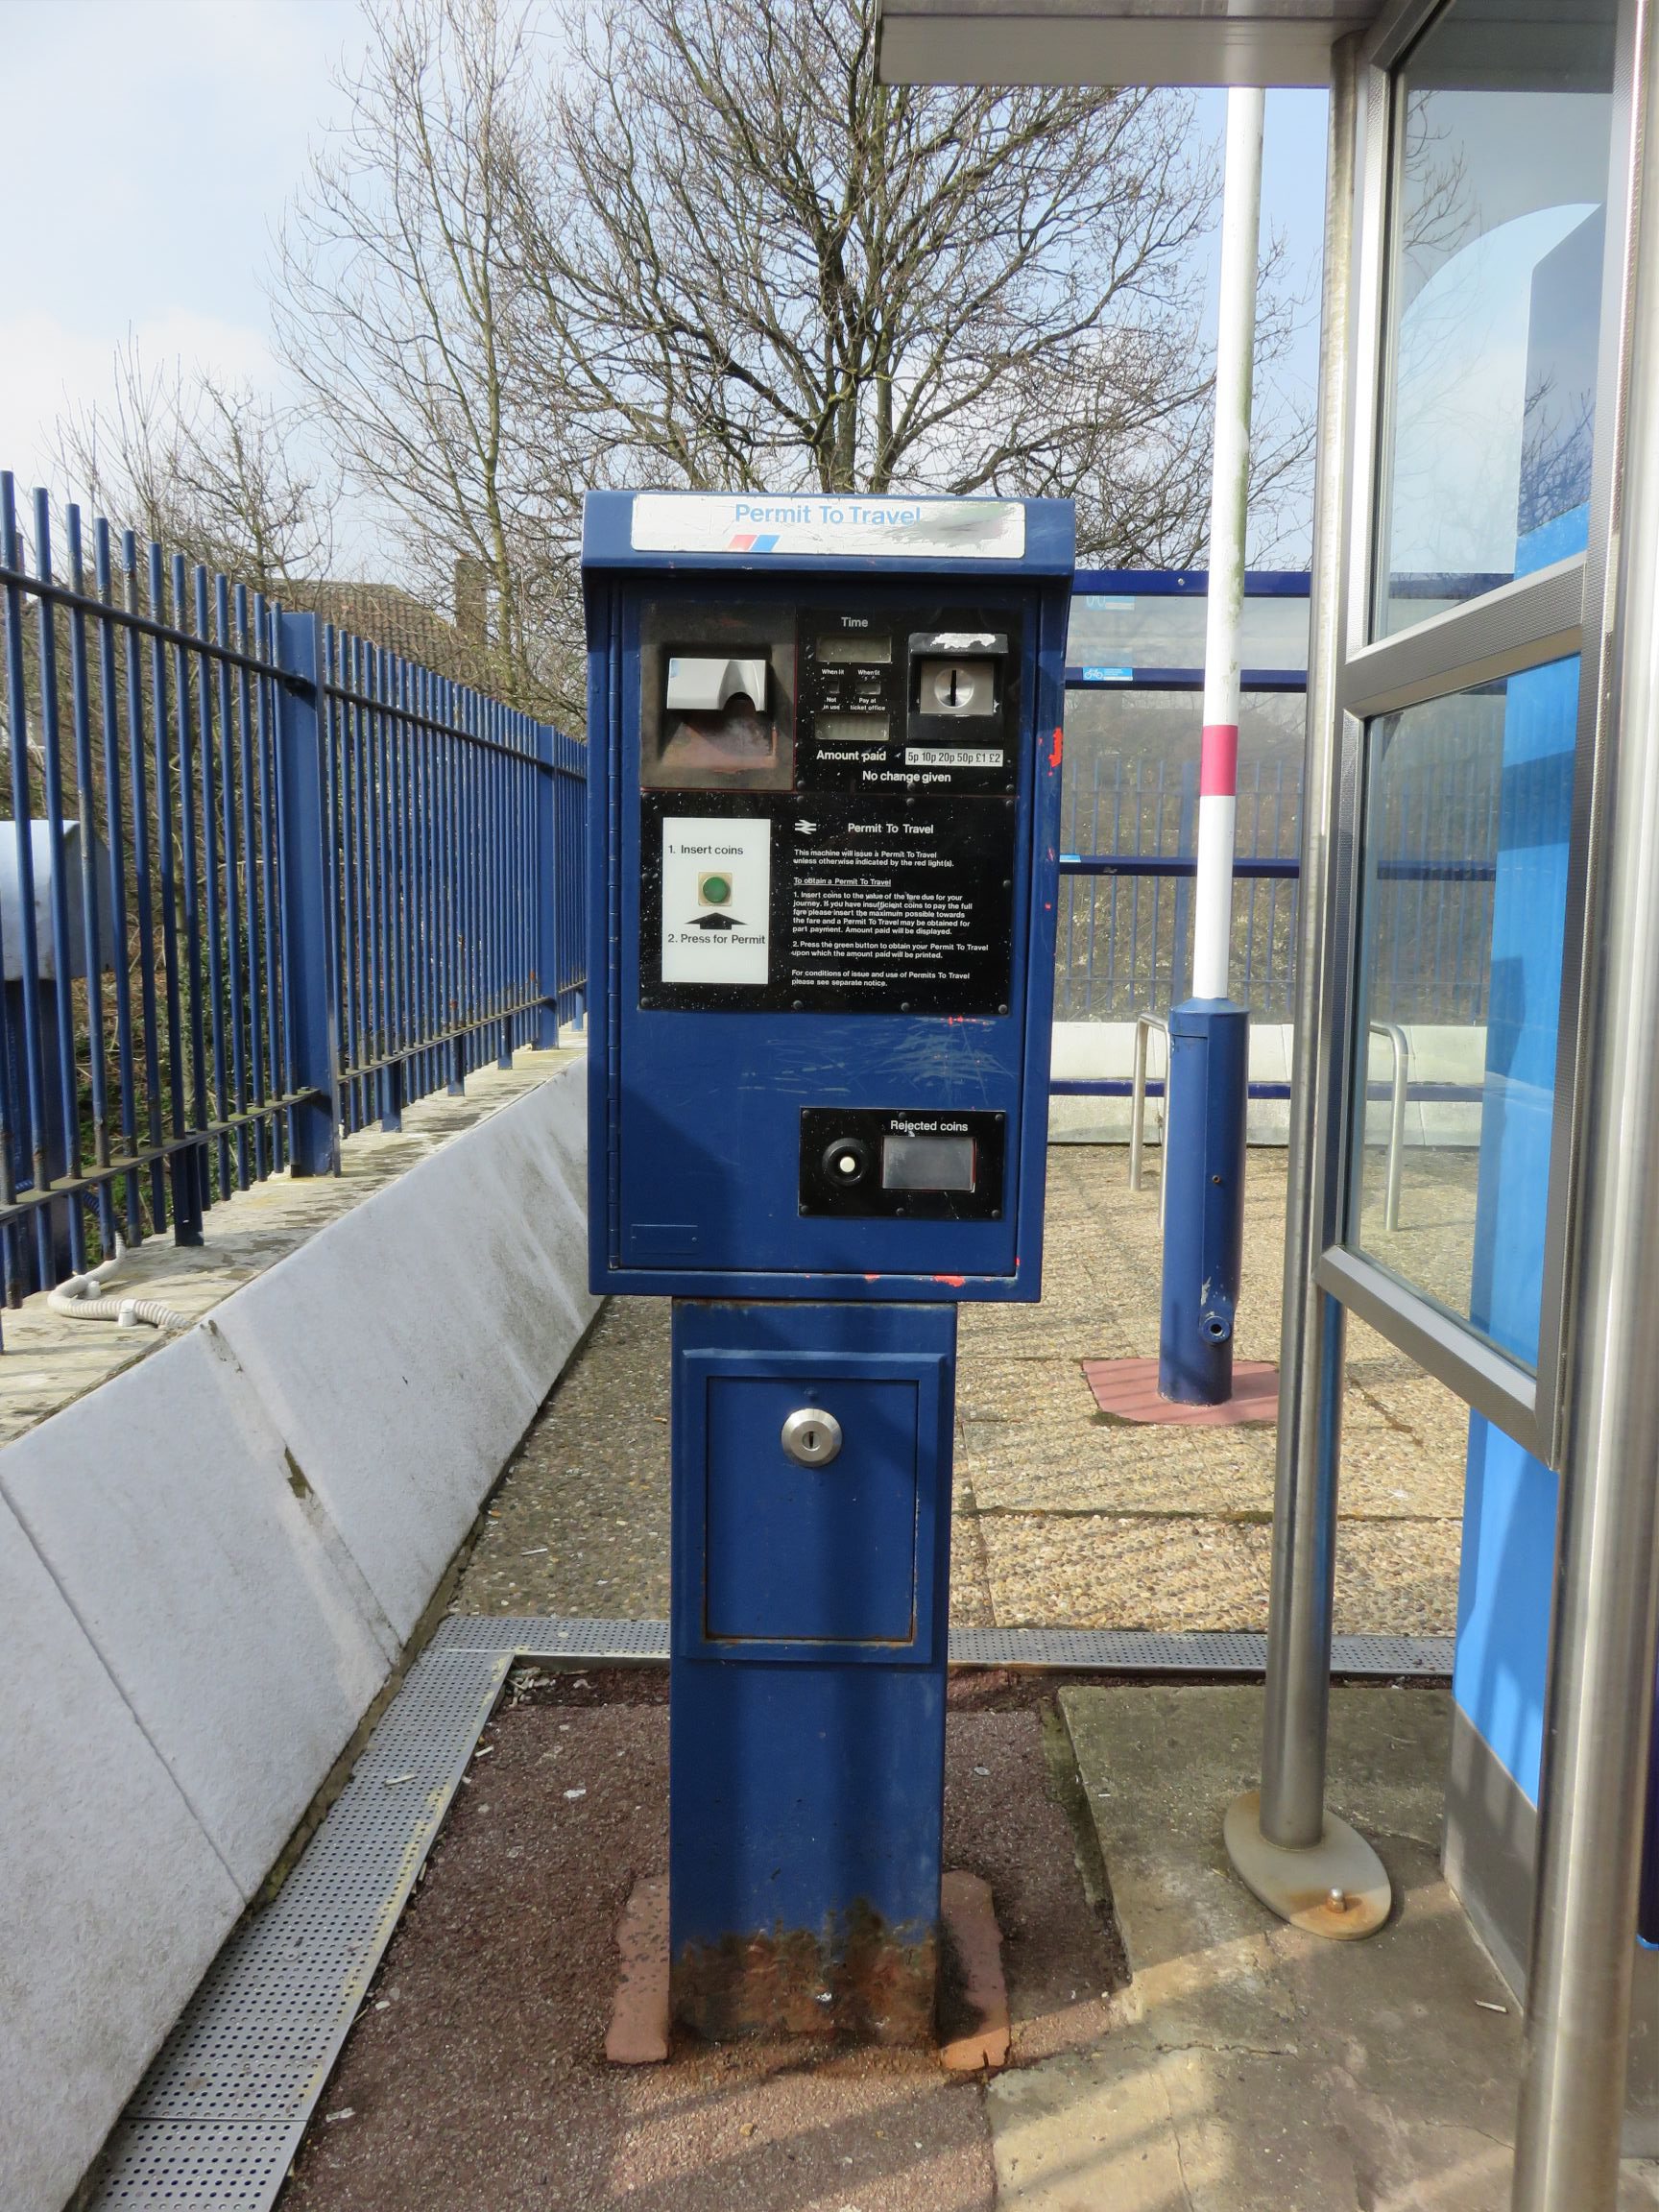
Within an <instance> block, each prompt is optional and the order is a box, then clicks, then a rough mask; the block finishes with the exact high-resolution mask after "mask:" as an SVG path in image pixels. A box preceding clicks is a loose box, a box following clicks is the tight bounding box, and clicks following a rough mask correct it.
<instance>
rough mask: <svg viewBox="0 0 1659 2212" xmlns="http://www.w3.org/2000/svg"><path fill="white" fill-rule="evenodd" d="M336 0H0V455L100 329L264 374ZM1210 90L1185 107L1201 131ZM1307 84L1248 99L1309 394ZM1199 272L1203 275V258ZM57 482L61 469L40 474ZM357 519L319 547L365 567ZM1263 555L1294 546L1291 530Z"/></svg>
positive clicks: (166, 356)
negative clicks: (1284, 255) (1258, 114)
mask: <svg viewBox="0 0 1659 2212" xmlns="http://www.w3.org/2000/svg"><path fill="white" fill-rule="evenodd" d="M362 21H363V18H362V14H361V11H360V8H359V5H358V0H0V52H3V53H4V55H5V61H6V70H5V74H6V89H7V104H6V105H7V133H6V135H7V153H8V173H9V175H10V176H11V177H12V180H13V187H12V203H11V207H10V209H9V213H8V219H7V223H6V227H5V247H4V262H3V266H0V279H3V280H0V468H10V469H13V470H14V471H15V472H16V474H17V476H18V479H19V482H20V484H23V485H27V484H32V483H34V482H36V481H49V480H50V478H51V458H52V447H53V426H54V424H55V422H56V421H57V419H58V417H59V416H60V414H61V413H62V412H63V411H64V410H65V409H66V408H72V407H74V406H77V405H85V404H88V403H93V402H99V401H107V400H108V397H109V393H110V388H111V362H112V358H113V355H114V353H115V350H116V349H117V347H119V346H120V345H122V344H123V343H124V342H125V341H126V340H127V338H128V336H129V334H131V335H132V336H133V337H134V338H135V339H136V341H137V343H138V347H139V349H140V351H141V353H142V355H143V357H144V359H145V361H146V363H147V364H149V365H152V366H159V365H162V364H165V363H169V362H171V361H173V360H174V359H176V358H178V359H181V360H182V361H183V362H184V364H185V366H186V367H187V368H189V367H194V366H200V367H202V368H204V369H208V370H212V371H216V372H218V373H222V374H226V375H229V376H232V377H248V378H251V379H252V381H253V382H254V383H256V384H258V385H261V386H263V387H265V388H267V389H270V390H272V391H274V392H277V393H280V392H282V391H283V389H284V387H283V378H282V371H281V369H280V366H279V365H278V363H277V362H276V359H275V358H274V355H273V353H272V350H271V347H270V337H269V330H270V316H269V308H268V305H267V301H266V295H265V290H264V285H265V281H266V279H267V277H268V275H269V271H270V268H271V264H272V260H273V257H274V254H273V241H274V238H275V235H276V230H277V228H278V227H279V225H280V223H281V219H282V212H283V208H284V205H285V204H286V203H287V202H288V201H289V200H290V199H291V198H292V196H293V195H294V193H295V192H296V190H297V189H298V188H299V186H300V185H301V181H302V180H303V178H304V175H305V169H306V162H307V157H308V153H309V151H310V149H311V148H312V147H313V146H316V145H319V144H321V143H322V141H323V139H324V138H325V134H326V132H327V131H328V129H329V127H330V125H334V124H338V123H339V122H340V121H341V120H342V119H343V117H344V114H345V109H346V102H345V99H344V96H343V95H342V94H341V93H340V92H339V91H338V89H337V88H336V87H335V85H334V84H333V82H332V79H333V78H334V77H335V76H336V75H338V73H339V71H340V69H341V67H342V66H343V65H344V66H347V67H349V65H350V63H351V61H352V60H354V59H355V58H356V56H357V55H358V54H360V52H361V50H362V45H363V31H362ZM1223 99H1224V96H1223V95H1222V94H1219V93H1206V94H1203V95H1201V96H1200V99H1199V103H1198V110H1199V124H1200V128H1202V129H1204V130H1206V131H1207V132H1211V133H1213V134H1214V136H1215V138H1216V139H1217V140H1218V139H1219V135H1220V132H1221V127H1222V111H1223ZM1324 167H1325V99H1324V95H1323V93H1310V92H1276V93H1273V94H1271V95H1269V98H1268V103H1267V132H1266V145H1265V154H1264V161H1263V183H1262V220H1263V228H1264V229H1265V228H1268V227H1271V226H1275V225H1276V226H1277V227H1278V228H1279V229H1280V230H1281V231H1282V232H1283V233H1284V235H1285V238H1286V245H1287V247H1288V248H1289V252H1290V257H1291V263H1292V269H1293V272H1294V274H1295V276H1296V278H1297V280H1298V282H1299V286H1300V288H1301V289H1302V290H1303V291H1305V292H1306V293H1307V294H1308V310H1307V315H1306V322H1305V327H1304V329H1303V331H1302V333H1301V334H1300V337H1299V340H1298V344H1297V347H1296V349H1295V352H1294V354H1293V356H1292V359H1291V361H1290V363H1289V364H1288V365H1287V370H1288V374H1289V377H1290V379H1291V380H1293V381H1296V382H1298V383H1300V384H1301V385H1302V386H1303V388H1304V389H1305V390H1306V391H1308V392H1309V393H1310V392H1311V389H1312V382H1313V375H1314V369H1315V364H1316V359H1317V271H1318V255H1319V244H1320V231H1321V222H1322V205H1323V197H1324ZM1212 283H1213V276H1212ZM57 488H58V489H62V487H57ZM365 530H366V524H365V522H364V521H363V519H362V518H359V520H358V524H357V527H356V528H353V527H352V525H351V523H350V521H348V524H347V527H346V529H345V531H344V532H343V534H342V543H341V546H340V548H339V550H340V552H341V554H342V555H344V556H345V558H346V561H347V563H348V564H349V565H351V566H353V567H356V568H358V569H359V570H360V571H362V572H364V573H373V568H374V565H375V564H374V559H373V544H372V543H371V542H369V541H368V540H367V538H366V536H365ZM1281 557H1282V558H1286V559H1288V560H1291V561H1294V560H1296V559H1302V558H1305V557H1306V545H1305V542H1304V543H1292V544H1290V545H1289V546H1287V547H1286V548H1284V549H1282V554H1281Z"/></svg>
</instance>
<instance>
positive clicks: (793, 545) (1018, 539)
mask: <svg viewBox="0 0 1659 2212" xmlns="http://www.w3.org/2000/svg"><path fill="white" fill-rule="evenodd" d="M632 543H633V547H634V550H635V551H636V552H637V553H733V554H737V555H739V556H747V557H749V558H753V557H754V556H756V555H757V554H759V555H765V554H770V553H776V554H783V555H790V554H802V553H808V554H811V553H817V554H829V555H832V556H839V557H842V558H849V557H856V556H858V555H866V556H878V557H879V558H882V559H885V560H889V561H891V560H901V561H902V560H910V561H1018V560H1020V559H1021V558H1022V555H1023V553H1024V551H1025V509H1024V507H1023V505H1022V503H1021V502H1020V501H1019V500H1018V499H908V498H893V497H886V498H883V497H878V496H876V495H874V494H870V493H847V494H845V495H842V496H836V497H829V498H826V497H820V496H819V495H817V494H816V493H802V494H799V495H794V494H791V495H789V496H784V497H781V496H779V495H778V494H776V493H772V494H760V493H754V494H742V495H737V496H733V497H728V496H727V495H726V494H724V493H701V492H691V493H684V492H677V493H663V492H641V493H638V494H637V497H636V498H635V501H634V512H633V533H632Z"/></svg>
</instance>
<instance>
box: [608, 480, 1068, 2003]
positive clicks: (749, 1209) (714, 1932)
mask: <svg viewBox="0 0 1659 2212" xmlns="http://www.w3.org/2000/svg"><path fill="white" fill-rule="evenodd" d="M1073 541H1074V533H1073V519H1072V510H1071V507H1070V503H1069V502H1064V501H1056V500H1015V499H993V498H962V499H954V498H898V497H874V496H862V495H847V496H844V497H842V496H829V497H825V496H819V495H816V494H813V495H799V496H793V495H792V496H788V497H782V496H777V497H773V496H761V495H757V494H738V495H732V496H728V495H725V494H718V495H716V494H712V493H613V492H596V493H589V496H588V502H587V509H586V515H585V519H584V531H583V571H584V583H585V590H586V598H587V614H588V645H589V824H590V840H591V842H590V850H589V944H590V946H591V947H592V948H593V959H594V965H595V974H594V979H593V984H592V988H591V991H590V996H589V1009H590V1022H591V1029H590V1037H589V1251H590V1266H591V1280H592V1286H593V1288H594V1289H595V1290H597V1291H601V1292H613V1293H632V1294H635V1295H643V1296H655V1297H669V1298H671V1299H673V1301H674V1308H673V1351H672V1358H673V1400H672V1403H673V1417H672V1460H673V1596H672V1671H671V1682H670V1712H671V1721H670V1732H671V1754H670V1804H669V1830H670V1837H669V1917H670V1936H669V1942H670V1954H671V1992H672V2005H673V2010H674V2013H675V2016H676V2017H677V2019H678V2020H679V2021H680V2022H681V2023H683V2024H684V2025H685V2026H687V2027H689V2028H691V2029H693V2030H695V2031H697V2032H701V2033H702V2034H705V2035H708V2036H711V2037H722V2036H728V2035H734V2034H742V2033H753V2032H781V2033H788V2032H840V2033H846V2034H853V2035H861V2036H868V2037H873V2038H875V2039H877V2040H880V2041H890V2042H920V2041H926V2040H928V2039H929V2038H930V2036H931V2034H932V2024H933V2006H934V1993H935V1975H936V1967H937V1959H938V1937H939V1911H940V1829H941V1810H942V1798H943V1775H944V1731H945V1666H946V1658H947V1603H948V1595H949V1589H948V1585H949V1564H950V1466H951V1428H952V1420H953V1407H954V1362H955V1344H956V1308H957V1306H958V1304H959V1303H960V1302H961V1301H962V1300H964V1299H978V1298H992V1299H1023V1300H1031V1299H1035V1298H1036V1297H1037V1296H1038V1293H1039V1288H1040V1273H1041V1262H1042V1243H1043V1199H1044V1168H1045V1151H1046V1138H1047V1106H1048V1057H1049V1024H1050V1018H1051V1006H1052V996H1053V957H1054V917H1055V900H1056V866H1055V863H1056V842H1057V835H1058V825H1059V801H1060V766H1061V724H1062V711H1063V707H1064V699H1065V645H1066V628H1067V620H1068V616H1069V613H1070V585H1071V574H1072V566H1073ZM601 960H602V961H603V968H602V971H601V969H600V962H601Z"/></svg>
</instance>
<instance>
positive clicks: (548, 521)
mask: <svg viewBox="0 0 1659 2212" xmlns="http://www.w3.org/2000/svg"><path fill="white" fill-rule="evenodd" d="M369 22H370V45H369V51H368V54H367V56H366V58H365V60H364V61H363V63H362V65H361V67H360V69H359V70H358V72H357V74H356V75H355V76H354V77H352V78H350V79H349V80H348V81H347V84H346V89H347V90H348V91H349V96H350V100H351V115H350V121H349V124H348V126H347V127H346V129H345V131H344V132H343V133H342V134H341V135H340V137H339V138H338V139H337V140H336V141H335V142H334V143H333V144H332V145H331V146H329V147H327V148H326V149H325V151H324V153H323V154H322V155H321V156H320V157H319V158H318V159H317V160H316V161H315V162H314V164H313V169H312V175H311V179H310V182H309V186H308V189H307V191H306V193H305V194H304V195H303V197H302V198H301V201H300V203H299V204H298V205H297V206H296V207H295V208H294V210H293V211H292V213H291V215H290V218H289V220H288V223H287V225H286V227H285V230H284V234H283V239H282V251H281V260H280V271H279V277H280V281H279V288H278V290H277V292H276V299H275V308H276V322H277V332H278V341H279V343H280V345H281V348H282V350H283V352H284V354H285V356H286V358H287V360H288V362H289V364H290V365H291V367H292V369H293V370H294V372H295V373H297V374H298V375H299V377H300V378H301V381H302V382H303V383H304V385H305V386H306V387H307V388H308V390H309V392H310V394H311V396H312V397H313V399H314V401H315V404H316V406H317V409H318V411H319V413H320V414H321V416H322V417H323V419H324V420H325V421H326V422H327V423H328V425H329V427H330V429H331V431H332V433H333V436H334V440H335V442H336V445H337V447H338V450H339V452H340V455H341V458H342V461H343V463H344V465H345V467H346V468H347V469H348V471H349V475H350V477H351V479H352V481H353V482H354V484H355V485H356V487H357V488H358V489H359V490H360V491H362V492H366V493H368V494H369V495H370V497H371V498H372V500H373V503H374V504H375V505H376V506H377V507H378V508H379V509H380V511H381V513H382V515H383V516H384V517H386V519H387V520H388V522H389V523H390V525H391V527H392V529H393V530H394V531H395V533H396V535H397V538H398V539H399V540H400V541H401V547H402V554H403V562H404V571H405V574H406V575H407V576H408V577H409V579H410V581H411V582H412V583H413V584H414V585H415V587H416V588H417V589H421V590H423V591H424V593H425V594H426V595H427V596H428V597H429V598H430V599H431V600H432V601H433V603H434V604H441V603H442V602H444V601H445V599H446V598H447V597H448V596H449V593H450V590H451V587H452V580H453V578H454V576H455V575H456V573H457V564H458V563H459V564H463V565H464V566H463V569H462V571H461V572H463V573H468V574H471V573H474V572H475V570H474V568H473V567H468V566H465V565H466V564H472V565H475V566H476V568H481V570H482V573H483V576H484V579H485V584H486V592H485V597H486V604H487V611H488V645H487V652H486V665H487V672H488V675H489V678H490V680H491V681H492V682H493V685H494V686H495V687H496V688H497V689H498V690H500V691H501V692H502V693H503V694H504V695H505V696H507V697H509V698H511V699H514V700H517V701H519V702H521V703H523V704H526V705H537V704H540V705H543V706H546V705H550V704H551V705H559V706H565V707H566V708H567V707H568V705H569V704H570V701H569V698H568V692H569V684H570V673H571V669H572V667H573V666H579V662H578V661H576V660H575V658H574V657H573V656H571V655H568V654H565V655H563V656H562V655H560V654H559V653H557V652H556V651H555V652H553V653H552V654H551V657H550V655H549V651H548V647H547V641H548V640H549V639H550V638H551V637H555V636H556V634H557V630H558V628H559V626H560V625H562V624H565V623H567V622H569V620H570V617H571V615H572V613H573V609H572V607H571V606H570V604H569V602H568V598H567V594H568V589H569V580H568V573H567V571H568V557H569V552H570V545H569V541H568V531H569V526H570V517H571V514H572V511H573V510H572V500H571V486H572V484H573V482H574V481H575V478H574V475H573V472H572V470H571V468H570V467H569V465H568V462H567V460H566V458H565V455H564V454H563V453H562V451H561V450H560V449H559V446H558V444H557V440H556V435H555V439H554V441H553V442H552V443H550V442H549V437H548V425H549V423H552V424H553V425H554V426H555V432H556V425H557V421H558V417H557V412H556V410H549V409H546V408H536V409H534V410H532V408H531V407H530V406H529V404H528V403H527V393H526V388H525V377H524V370H525V367H526V362H525V348H524V346H523V343H522V330H521V325H522V323H523V320H524V313H525V307H526V301H525V299H524V294H523V288H522V281H521V277H520V275H519V271H518V263H517V255H516V252H514V251H513V250H512V247H513V241H512V238H511V234H510V228H509V221H508V213H509V210H508V195H509V192H510V190H511V185H512V180H513V177H514V175H515V174H516V172H517V167H518V165H519V156H518V154H517V148H516V146H515V144H514V133H515V132H516V131H517V130H518V129H519V128H520V125H521V120H522V116H523V113H524V110H525V108H526V106H527V103H528V99H529V95H530V88H531V86H532V85H533V84H535V83H536V82H538V81H539V77H540V74H541V70H542V69H543V67H544V57H543V55H542V52H541V46H540V45H539V43H538V40H537V38H536V36H535V35H534V32H533V29H532V25H531V20H530V15H529V12H527V10H526V8H525V7H524V6H522V5H516V4H511V0H510V4H509V5H508V6H506V7H498V6H497V5H496V4H495V0H384V4H383V5H379V6H377V7H375V8H373V10H372V11H371V12H370V17H369ZM579 628H580V625H579V622H577V623H576V624H575V629H576V630H577V631H579Z"/></svg>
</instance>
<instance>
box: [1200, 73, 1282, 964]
mask: <svg viewBox="0 0 1659 2212" xmlns="http://www.w3.org/2000/svg"><path fill="white" fill-rule="evenodd" d="M1265 102H1266V95H1265V93H1263V92H1262V90H1260V88H1257V87H1251V88H1248V89H1242V90H1235V91H1231V92H1229V93H1228V95H1227V173H1226V179H1225V181H1224V183H1223V186H1222V194H1221V281H1220V291H1221V303H1220V319H1219V323H1218V326H1217V329H1216V335H1215V453H1214V467H1213V471H1212V476H1211V484H1210V595H1209V602H1208V606H1207V609H1206V617H1205V630H1204V734H1203V740H1202V745H1201V750H1200V753H1199V758H1198V853H1197V863H1198V880H1197V888H1196V894H1195V897H1194V899H1193V913H1192V996H1193V998H1226V996H1227V982H1228V966H1229V961H1230V957H1231V953H1232V946H1233V834H1234V823H1235V817H1236V815H1237V813H1238V632H1239V627H1240V624H1241V622H1242V619H1243V613H1244V528H1245V521H1246V517H1247V511H1248V505H1249V484H1250V398H1251V382H1252V373H1253V370H1254V365H1255V355H1256V266H1257V257H1258V252H1259V250H1260V245H1261V233H1262V113H1263V109H1264V107H1265Z"/></svg>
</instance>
